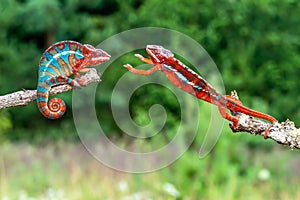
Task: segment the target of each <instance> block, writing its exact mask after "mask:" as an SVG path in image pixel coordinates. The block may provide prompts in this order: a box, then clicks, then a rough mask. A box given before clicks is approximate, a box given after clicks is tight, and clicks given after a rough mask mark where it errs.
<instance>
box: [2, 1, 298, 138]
mask: <svg viewBox="0 0 300 200" xmlns="http://www.w3.org/2000/svg"><path fill="white" fill-rule="evenodd" d="M0 5H1V8H0V21H1V23H0V43H1V46H0V77H1V78H0V94H6V93H10V92H13V91H16V90H20V89H21V88H28V89H34V88H35V87H36V80H37V70H38V62H39V59H40V56H41V54H42V53H43V51H44V50H45V49H46V48H47V47H48V46H49V45H51V44H53V43H54V42H56V41H61V40H67V39H68V40H69V39H71V40H76V41H79V42H82V43H90V44H93V45H94V44H97V43H99V42H101V41H103V40H104V39H106V38H108V37H110V36H112V35H114V34H117V33H119V32H122V31H125V30H128V29H131V28H136V27H147V26H158V27H165V28H170V29H173V30H177V31H179V32H182V33H184V34H186V35H188V36H190V37H191V38H193V39H195V40H196V41H198V42H199V43H200V44H201V45H203V47H204V48H205V49H206V50H207V51H208V53H209V54H210V55H211V57H212V58H213V60H214V61H215V62H216V64H217V66H218V68H219V70H220V71H221V74H222V77H223V79H224V83H225V86H226V89H227V93H228V92H229V91H231V90H233V89H236V90H237V91H238V92H239V94H240V97H241V100H242V101H243V102H244V104H245V105H246V106H248V107H251V108H253V109H256V110H259V111H262V112H266V113H269V114H271V115H273V116H275V117H276V118H277V119H278V120H280V121H282V120H285V119H286V118H287V117H288V118H290V119H291V120H294V121H296V122H297V119H299V118H300V112H299V111H298V105H299V103H300V96H299V93H300V88H299V87H298V83H299V81H297V80H298V75H299V74H300V57H299V56H298V53H299V50H300V46H299V45H300V39H299V35H300V34H299V33H300V28H298V27H299V26H298V19H299V13H300V12H299V11H300V3H299V2H298V1H295V0H285V1H279V0H278V1H274V0H268V1H255V2H253V1H250V0H241V1H235V0H218V1H216V0H213V1H211V0H203V1H201V2H199V1H197V0H191V1H180V0H172V1H166V2H164V3H161V2H160V1H158V0H145V1H141V0H130V1H121V0H113V1H111V0H109V1H108V0H91V1H80V0H61V1H58V0H53V1H46V0H0ZM133 37H134V36H133ZM134 62H136V63H137V62H138V61H136V59H135V58H134V57H133V56H131V58H129V57H128V56H127V57H126V58H125V59H120V60H117V61H116V62H114V63H113V64H112V65H114V66H120V67H119V68H117V67H111V69H108V70H106V71H105V73H104V74H103V76H102V79H103V82H102V83H101V86H99V87H100V89H101V91H99V92H98V93H100V94H99V97H97V99H96V101H97V102H96V105H97V112H98V115H99V116H100V115H101V119H102V120H103V121H104V122H105V124H108V125H107V129H108V130H109V132H110V133H111V134H112V135H113V134H116V133H118V132H119V130H118V128H117V126H116V125H115V124H114V123H113V122H112V115H111V111H110V109H109V108H108V107H109V104H110V96H111V91H112V89H113V86H114V84H115V83H116V82H117V80H118V78H119V77H120V76H122V74H124V73H125V72H126V70H125V69H123V68H122V64H124V63H134ZM150 87H152V88H151V89H150V88H149V87H144V88H143V89H141V90H140V91H136V93H135V94H134V97H135V99H136V101H134V104H132V105H131V108H132V110H133V113H132V115H133V117H134V119H135V121H136V122H138V123H145V122H147V112H148V110H147V109H146V108H149V105H151V104H154V103H156V102H157V99H159V100H160V103H161V104H162V105H163V106H164V107H165V108H166V110H167V112H168V115H169V116H170V121H169V125H168V127H169V128H170V129H172V124H173V125H174V126H176V125H175V124H176V121H178V120H180V119H179V118H178V115H179V111H178V109H177V106H176V105H177V103H176V98H169V97H168V96H169V95H168V93H166V92H165V90H164V89H160V88H155V87H154V86H150ZM61 96H62V98H63V99H64V100H66V102H67V105H68V111H67V113H66V115H65V116H64V118H63V119H60V120H56V121H49V120H47V119H44V118H43V117H42V116H41V115H40V114H39V112H38V109H37V108H36V106H35V105H34V103H32V104H30V105H29V106H27V107H22V108H11V109H7V112H8V114H9V116H10V117H9V118H6V119H8V120H10V123H11V128H9V129H5V130H6V131H7V132H10V133H9V134H7V135H9V136H8V138H9V139H13V140H19V139H24V138H26V139H29V140H31V139H34V138H36V137H39V135H40V134H42V133H43V137H44V136H45V135H47V136H49V137H50V138H51V137H53V138H56V134H55V132H56V131H53V130H55V129H62V127H69V128H66V129H63V131H61V133H60V136H61V137H67V138H68V137H70V132H73V131H74V129H73V128H72V127H73V124H72V123H73V122H72V113H71V94H70V93H68V94H63V95H61ZM121 98H122V96H120V99H121ZM141 99H146V101H141ZM283 108H284V109H283ZM191 120H192V119H191ZM50 127H51V128H50ZM23 132H26V134H23ZM71 137H72V136H71Z"/></svg>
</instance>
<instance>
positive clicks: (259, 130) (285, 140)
mask: <svg viewBox="0 0 300 200" xmlns="http://www.w3.org/2000/svg"><path fill="white" fill-rule="evenodd" d="M82 78H84V79H85V80H86V82H87V84H90V83H92V82H100V81H101V79H100V75H99V74H97V71H96V69H94V68H91V70H90V71H89V72H88V73H86V74H85V75H84V76H82ZM72 89H73V88H72V87H71V86H70V85H68V84H64V85H59V86H55V87H53V88H51V90H50V92H49V95H50V96H51V95H56V94H59V93H63V92H67V91H70V90H72ZM36 92H37V91H36V90H22V91H18V92H14V93H11V94H7V95H3V96H0V110H1V109H5V108H9V107H16V106H26V105H27V104H28V103H30V102H32V101H34V100H35V99H36ZM232 96H234V97H236V98H238V97H237V94H236V92H233V93H232ZM239 115H240V120H239V126H238V128H237V129H236V130H232V131H233V132H245V133H250V134H252V135H260V136H263V135H264V132H265V131H266V130H267V128H268V127H269V126H270V124H269V123H266V122H264V121H261V120H258V119H254V118H253V117H251V116H248V115H245V114H242V113H239ZM268 138H270V139H272V140H274V141H276V142H277V143H279V144H282V145H287V146H289V147H290V148H295V149H300V129H297V128H296V127H295V124H294V122H292V121H290V120H288V119H287V120H286V121H285V122H282V123H276V124H274V125H273V127H272V128H271V129H270V132H269V134H268Z"/></svg>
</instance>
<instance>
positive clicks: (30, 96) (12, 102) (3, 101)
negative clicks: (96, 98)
mask: <svg viewBox="0 0 300 200" xmlns="http://www.w3.org/2000/svg"><path fill="white" fill-rule="evenodd" d="M82 78H84V79H85V80H86V82H87V84H90V83H92V82H100V81H101V79H100V75H99V74H98V73H97V71H96V69H94V68H91V70H90V71H89V72H87V73H86V74H85V75H83V76H82ZM72 89H73V88H72V87H71V86H70V85H68V84H64V85H58V86H55V87H53V88H51V90H50V92H49V95H50V96H51V95H56V94H60V93H63V92H67V91H70V90H72ZM36 93H37V92H36V90H25V89H24V90H22V91H18V92H14V93H11V94H6V95H3V96H0V110H1V109H4V108H9V107H15V106H26V105H27V104H28V103H30V102H32V101H34V100H35V99H36Z"/></svg>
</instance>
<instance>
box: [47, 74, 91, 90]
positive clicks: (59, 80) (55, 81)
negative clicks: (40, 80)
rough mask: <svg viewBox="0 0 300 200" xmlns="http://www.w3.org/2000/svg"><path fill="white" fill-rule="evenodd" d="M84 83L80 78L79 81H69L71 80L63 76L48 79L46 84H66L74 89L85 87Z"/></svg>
mask: <svg viewBox="0 0 300 200" xmlns="http://www.w3.org/2000/svg"><path fill="white" fill-rule="evenodd" d="M84 81H85V80H83V79H82V78H81V77H80V78H79V79H71V78H69V77H65V76H55V77H51V78H50V79H48V81H47V82H48V84H49V85H51V86H52V85H59V84H65V83H67V84H69V85H71V86H72V87H74V88H81V87H83V86H86V84H85V83H84Z"/></svg>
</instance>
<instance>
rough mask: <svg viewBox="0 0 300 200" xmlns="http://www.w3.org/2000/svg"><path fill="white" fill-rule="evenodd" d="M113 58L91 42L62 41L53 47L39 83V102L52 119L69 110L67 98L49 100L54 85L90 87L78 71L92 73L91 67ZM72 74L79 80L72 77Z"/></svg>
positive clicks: (44, 58)
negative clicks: (90, 43) (90, 71)
mask: <svg viewBox="0 0 300 200" xmlns="http://www.w3.org/2000/svg"><path fill="white" fill-rule="evenodd" d="M109 59H110V55H109V54H108V53H106V52H105V51H103V50H101V49H96V48H95V47H93V46H92V45H89V44H84V45H83V44H80V43H78V42H75V41H62V42H58V43H55V44H54V45H52V46H50V47H49V48H48V49H47V50H46V51H45V52H44V54H43V56H42V58H41V60H40V64H39V78H38V86H37V99H36V101H37V105H38V108H39V110H40V112H41V113H42V114H43V115H44V116H45V117H46V118H49V119H58V118H60V117H61V116H63V114H64V113H65V111H66V105H65V103H64V101H63V100H61V99H59V98H53V99H51V100H50V101H49V103H48V104H47V102H48V97H49V91H50V89H51V87H53V86H55V85H60V84H66V83H67V84H70V85H71V86H72V87H75V88H81V87H83V86H86V85H87V84H86V81H85V80H83V79H82V78H81V77H80V75H79V73H78V72H88V71H89V68H86V67H88V66H95V65H99V64H101V63H103V62H106V61H108V60H109ZM72 74H74V76H75V77H76V78H75V79H72V78H69V77H70V76H71V75H72Z"/></svg>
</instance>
